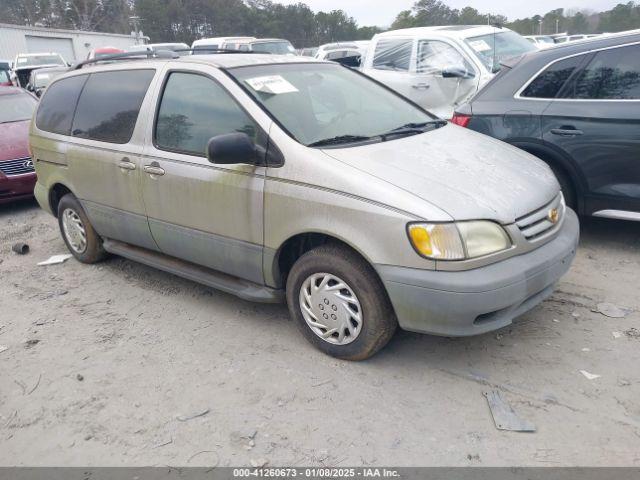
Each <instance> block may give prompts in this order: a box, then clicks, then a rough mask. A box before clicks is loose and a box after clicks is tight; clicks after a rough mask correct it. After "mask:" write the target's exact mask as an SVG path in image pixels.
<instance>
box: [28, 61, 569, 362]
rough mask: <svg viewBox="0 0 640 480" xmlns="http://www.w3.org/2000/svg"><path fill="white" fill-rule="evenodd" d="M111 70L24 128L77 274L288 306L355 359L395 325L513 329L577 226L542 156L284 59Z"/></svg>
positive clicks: (337, 352) (50, 98)
mask: <svg viewBox="0 0 640 480" xmlns="http://www.w3.org/2000/svg"><path fill="white" fill-rule="evenodd" d="M123 63H125V65H120V64H118V62H112V63H109V64H105V65H95V64H93V65H89V66H86V67H83V68H81V69H79V70H76V71H74V72H70V73H67V74H65V75H64V76H62V77H59V78H57V79H56V80H55V81H54V82H53V83H52V84H51V85H50V86H49V87H48V88H47V90H46V91H45V94H44V95H43V97H42V100H41V101H40V105H39V107H38V111H37V113H36V115H35V121H34V122H32V130H31V140H30V146H31V151H32V152H33V155H34V157H35V158H37V159H38V160H39V161H38V162H37V164H36V166H37V173H38V183H37V185H36V189H35V193H36V198H37V200H38V202H39V203H40V205H41V206H42V207H43V208H44V209H45V210H47V211H49V212H51V213H53V214H54V215H56V216H57V218H58V223H59V226H60V232H61V235H62V238H63V239H64V241H65V242H66V244H67V246H68V248H69V250H70V251H71V253H72V254H73V255H74V256H75V258H76V259H78V260H79V261H81V262H84V263H94V262H97V261H99V260H100V259H102V258H104V256H105V252H111V253H113V254H117V255H121V256H124V257H127V258H130V259H133V260H136V261H140V262H143V263H146V264H149V265H152V266H155V267H157V268H160V269H163V270H166V271H169V272H173V273H175V274H177V275H182V276H186V277H187V278H190V279H191V280H195V281H199V282H202V283H204V284H207V285H209V286H212V287H215V288H219V289H222V290H224V291H226V292H229V293H233V294H236V295H238V296H240V297H242V298H244V299H248V300H253V301H261V302H279V301H284V299H285V298H286V301H287V303H288V306H289V311H290V313H291V316H292V317H293V318H294V320H295V322H296V323H297V325H298V327H299V328H300V330H301V331H302V333H303V335H304V336H305V337H306V338H307V339H308V340H309V341H310V342H311V343H312V344H313V345H315V346H316V347H317V348H319V349H320V350H322V351H324V352H326V353H328V354H330V355H334V356H336V357H340V358H346V359H351V360H361V359H365V358H367V357H369V356H371V355H373V354H374V353H375V352H377V351H378V350H380V349H381V348H382V347H383V346H384V345H385V344H386V343H387V342H388V341H389V339H390V338H391V337H392V335H393V333H394V331H395V329H396V327H397V325H398V324H399V325H400V326H401V327H403V328H405V329H407V330H412V331H417V332H424V333H432V334H438V335H446V336H461V335H474V334H480V333H484V332H487V331H490V330H494V329H497V328H501V327H504V326H505V325H509V324H510V323H511V322H512V321H513V319H514V318H515V317H517V316H519V315H521V314H523V313H524V312H526V311H528V310H529V309H531V308H533V307H534V306H535V305H537V304H538V303H539V302H541V301H542V300H544V299H545V298H547V297H548V296H549V295H551V293H552V291H553V288H554V284H555V283H556V281H557V280H558V279H559V278H560V277H561V276H562V275H563V274H564V273H565V272H566V271H567V270H568V268H569V266H570V264H571V262H572V259H573V257H574V255H575V251H576V244H577V241H578V230H579V229H578V221H577V217H576V215H575V214H574V213H573V212H572V211H571V210H570V209H568V208H565V206H564V203H563V200H562V195H561V193H560V187H559V185H558V183H557V182H556V180H555V178H554V176H553V174H552V173H551V171H550V170H549V168H547V166H546V165H544V163H542V162H541V161H540V160H538V159H536V158H535V157H532V156H531V155H529V154H527V153H525V152H523V151H521V150H518V149H517V148H514V147H512V146H510V145H507V144H505V143H501V142H497V141H495V140H494V139H491V138H488V137H486V136H484V135H479V134H477V133H475V132H471V131H469V130H466V129H463V128H460V127H458V126H456V125H453V124H451V123H449V122H446V121H443V120H441V119H437V118H436V117H434V116H433V115H432V114H430V113H428V112H427V111H425V110H423V109H422V108H420V107H419V106H417V105H416V104H414V103H412V102H410V101H408V100H407V99H406V98H404V97H403V96H401V95H399V94H398V93H397V92H395V91H393V90H391V89H390V88H388V87H385V86H384V85H382V84H380V83H379V82H375V81H372V80H371V79H370V78H369V77H367V76H366V75H363V74H361V73H360V72H358V71H355V70H353V69H348V68H343V67H341V66H339V65H336V64H335V63H332V62H319V61H314V60H311V59H307V58H304V57H299V56H288V55H257V54H219V55H210V56H202V57H201V60H199V61H198V62H193V59H190V58H185V57H183V58H180V59H156V58H149V59H143V60H132V61H127V62H123ZM256 331H257V330H256ZM256 334H257V335H260V334H261V333H260V332H259V331H257V333H256Z"/></svg>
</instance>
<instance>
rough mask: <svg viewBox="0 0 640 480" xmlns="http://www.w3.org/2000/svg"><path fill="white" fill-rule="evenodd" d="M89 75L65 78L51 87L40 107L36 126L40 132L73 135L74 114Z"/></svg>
mask: <svg viewBox="0 0 640 480" xmlns="http://www.w3.org/2000/svg"><path fill="white" fill-rule="evenodd" d="M87 78H89V75H77V76H75V77H69V78H63V79H62V80H59V81H57V82H55V83H53V84H52V85H50V86H49V87H48V88H47V90H46V92H45V94H44V96H43V97H42V99H41V100H40V106H39V107H38V113H37V114H36V125H37V126H38V128H39V129H40V130H44V131H46V132H51V133H59V134H61V135H69V134H70V133H71V123H72V122H73V112H74V111H75V108H76V105H77V103H78V98H79V97H80V92H81V91H82V87H83V86H84V83H85V82H86V81H87Z"/></svg>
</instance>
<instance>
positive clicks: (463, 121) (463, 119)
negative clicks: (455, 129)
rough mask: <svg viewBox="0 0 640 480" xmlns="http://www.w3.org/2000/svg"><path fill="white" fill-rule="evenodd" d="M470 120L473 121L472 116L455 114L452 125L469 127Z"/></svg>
mask: <svg viewBox="0 0 640 480" xmlns="http://www.w3.org/2000/svg"><path fill="white" fill-rule="evenodd" d="M470 120H471V115H463V114H461V113H454V114H453V118H452V119H451V123H455V124H456V125H460V126H461V127H466V126H467V125H469V121H470Z"/></svg>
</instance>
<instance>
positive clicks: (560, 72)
mask: <svg viewBox="0 0 640 480" xmlns="http://www.w3.org/2000/svg"><path fill="white" fill-rule="evenodd" d="M583 59H584V55H579V56H577V57H571V58H566V59H564V60H560V61H559V62H556V63H554V64H553V65H551V66H549V68H547V69H546V70H545V71H544V72H542V73H541V74H540V75H538V76H537V77H536V78H535V79H534V80H533V82H531V83H530V84H529V86H528V87H527V88H525V90H524V92H522V95H521V96H522V97H527V98H555V97H556V95H558V92H559V91H560V89H561V88H562V86H563V85H564V84H565V83H566V81H567V80H568V79H569V77H570V76H571V74H572V73H573V72H574V71H575V69H576V68H577V67H578V66H579V65H580V63H581V62H582V60H583Z"/></svg>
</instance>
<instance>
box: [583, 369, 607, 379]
mask: <svg viewBox="0 0 640 480" xmlns="http://www.w3.org/2000/svg"><path fill="white" fill-rule="evenodd" d="M580 373H581V374H582V375H584V377H585V378H586V379H587V380H595V379H596V378H600V377H601V376H602V375H598V374H596V373H589V372H587V371H586V370H580Z"/></svg>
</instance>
